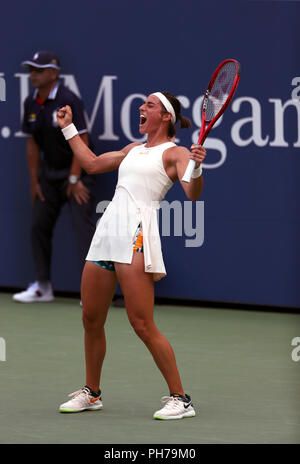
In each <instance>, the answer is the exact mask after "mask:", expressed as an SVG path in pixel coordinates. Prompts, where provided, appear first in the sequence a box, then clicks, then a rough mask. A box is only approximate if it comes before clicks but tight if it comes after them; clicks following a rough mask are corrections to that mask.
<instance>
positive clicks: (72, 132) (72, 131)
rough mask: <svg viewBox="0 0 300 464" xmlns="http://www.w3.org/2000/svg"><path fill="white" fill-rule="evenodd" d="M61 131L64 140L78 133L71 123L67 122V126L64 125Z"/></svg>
mask: <svg viewBox="0 0 300 464" xmlns="http://www.w3.org/2000/svg"><path fill="white" fill-rule="evenodd" d="M61 131H62V133H63V134H64V136H65V139H66V140H69V139H71V138H72V137H74V136H75V135H77V134H78V131H77V129H76V127H75V126H74V124H73V123H72V124H69V125H68V126H67V127H64V128H63V129H62V130H61Z"/></svg>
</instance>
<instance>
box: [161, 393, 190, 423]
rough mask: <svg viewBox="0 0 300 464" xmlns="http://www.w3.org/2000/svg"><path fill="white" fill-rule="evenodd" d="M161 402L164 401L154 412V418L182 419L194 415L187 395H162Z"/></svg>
mask: <svg viewBox="0 0 300 464" xmlns="http://www.w3.org/2000/svg"><path fill="white" fill-rule="evenodd" d="M161 402H162V403H165V406H164V407H163V408H162V409H160V410H159V411H156V412H155V413H154V415H153V418H154V419H162V420H170V419H183V418H184V417H193V416H195V415H196V413H195V410H194V408H193V405H192V400H191V397H190V396H189V395H186V398H184V397H183V396H179V395H178V396H177V395H175V396H173V395H171V396H163V397H162V399H161Z"/></svg>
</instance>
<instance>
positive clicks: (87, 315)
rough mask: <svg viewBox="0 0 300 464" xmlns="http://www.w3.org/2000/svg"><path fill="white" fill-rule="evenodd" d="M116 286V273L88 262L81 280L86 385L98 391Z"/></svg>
mask: <svg viewBox="0 0 300 464" xmlns="http://www.w3.org/2000/svg"><path fill="white" fill-rule="evenodd" d="M116 284H117V280H116V273H115V272H112V271H109V270H106V269H103V268H101V267H100V266H98V265H97V264H95V263H91V262H89V261H87V262H86V264H85V267H84V270H83V273H82V281H81V299H82V306H83V313H82V319H83V326H84V345H85V362H86V385H88V386H89V387H90V388H91V389H92V390H94V391H96V392H97V391H98V390H99V388H100V376H101V370H102V364H103V360H104V357H105V353H106V338H105V331H104V324H105V321H106V317H107V312H108V309H109V305H110V303H111V301H112V298H113V295H114V293H115V289H116Z"/></svg>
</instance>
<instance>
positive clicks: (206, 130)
mask: <svg viewBox="0 0 300 464" xmlns="http://www.w3.org/2000/svg"><path fill="white" fill-rule="evenodd" d="M229 62H231V63H235V66H236V76H235V79H234V81H233V86H232V88H231V91H230V92H229V95H228V97H227V100H226V102H225V103H224V105H223V106H222V108H221V109H220V111H219V112H218V113H217V114H216V116H215V117H214V118H213V119H212V120H211V121H206V111H205V109H204V108H203V107H204V104H205V102H207V100H208V97H209V94H210V91H211V89H212V87H213V85H214V82H215V80H216V77H217V75H218V74H219V72H220V69H221V68H222V67H223V66H225V64H226V63H229ZM240 74H241V65H240V63H239V62H238V61H237V60H233V59H227V60H224V61H222V63H220V64H219V66H218V67H217V68H216V70H215V72H214V73H213V75H212V78H211V80H210V82H209V84H208V86H207V90H206V92H205V95H204V98H203V102H202V122H201V130H200V134H199V138H198V145H203V143H204V141H205V139H206V137H207V136H208V133H209V131H210V130H211V128H212V126H213V125H214V124H215V122H216V121H217V120H218V119H219V118H220V117H221V116H222V114H223V113H224V111H225V110H226V108H227V107H228V105H229V103H230V102H231V100H232V98H233V95H234V93H235V91H236V89H237V86H238V83H239V81H240ZM206 124H208V126H207V127H205V126H206Z"/></svg>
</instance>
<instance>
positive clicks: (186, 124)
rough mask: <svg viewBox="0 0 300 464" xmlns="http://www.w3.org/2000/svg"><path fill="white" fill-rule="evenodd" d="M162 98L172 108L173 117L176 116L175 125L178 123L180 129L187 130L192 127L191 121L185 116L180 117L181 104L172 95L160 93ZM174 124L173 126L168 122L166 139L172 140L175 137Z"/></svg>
mask: <svg viewBox="0 0 300 464" xmlns="http://www.w3.org/2000/svg"><path fill="white" fill-rule="evenodd" d="M162 93H163V94H164V96H165V97H166V98H167V99H168V100H169V102H170V103H171V105H172V106H173V108H174V111H175V115H176V122H175V124H176V123H177V122H178V121H180V129H189V128H190V127H192V123H191V121H190V120H189V119H188V118H186V117H185V116H182V114H181V103H180V101H179V100H178V98H176V97H174V95H172V94H170V93H168V92H162ZM175 124H173V123H172V122H171V121H170V122H169V127H168V137H169V138H172V137H174V136H175V135H176V128H175Z"/></svg>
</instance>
